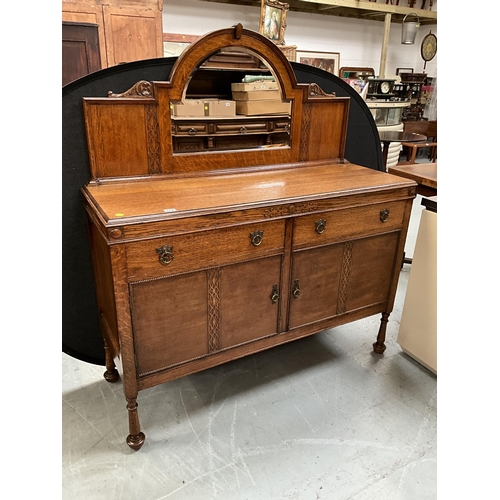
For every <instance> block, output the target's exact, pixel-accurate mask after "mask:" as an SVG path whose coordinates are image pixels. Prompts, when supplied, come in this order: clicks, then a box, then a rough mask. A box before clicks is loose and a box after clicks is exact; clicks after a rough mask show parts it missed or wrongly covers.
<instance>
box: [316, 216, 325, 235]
mask: <svg viewBox="0 0 500 500" xmlns="http://www.w3.org/2000/svg"><path fill="white" fill-rule="evenodd" d="M314 224H315V225H316V232H317V233H318V234H321V233H323V232H324V231H325V229H326V220H325V219H320V220H317V221H316V222H315V223H314Z"/></svg>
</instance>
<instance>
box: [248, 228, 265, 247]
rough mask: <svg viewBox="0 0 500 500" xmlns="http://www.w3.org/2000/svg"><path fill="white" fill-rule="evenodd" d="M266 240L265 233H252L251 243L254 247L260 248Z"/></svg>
mask: <svg viewBox="0 0 500 500" xmlns="http://www.w3.org/2000/svg"><path fill="white" fill-rule="evenodd" d="M263 239H264V231H254V232H253V233H250V241H251V242H252V245H253V246H254V247H258V246H259V245H260V244H261V243H262V240H263Z"/></svg>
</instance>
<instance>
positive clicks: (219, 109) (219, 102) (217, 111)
mask: <svg viewBox="0 0 500 500" xmlns="http://www.w3.org/2000/svg"><path fill="white" fill-rule="evenodd" d="M204 114H205V116H235V115H236V103H235V102H234V101H225V100H223V99H205V100H204Z"/></svg>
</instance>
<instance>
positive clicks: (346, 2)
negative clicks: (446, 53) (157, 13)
mask: <svg viewBox="0 0 500 500" xmlns="http://www.w3.org/2000/svg"><path fill="white" fill-rule="evenodd" d="M203 1H206V2H216V3H226V4H233V5H253V6H256V7H259V8H260V5H261V0H203ZM286 3H288V5H289V10H291V11H296V12H308V13H313V14H320V15H326V16H336V17H350V18H355V19H367V20H372V21H380V22H385V15H386V14H391V23H402V22H403V19H404V17H405V16H406V15H408V14H416V15H417V16H418V18H419V22H420V24H421V25H433V24H437V12H436V11H433V10H427V9H418V8H409V7H403V6H400V5H391V4H386V3H378V2H369V1H368V0H288V1H287V2H286ZM400 3H407V2H405V0H402V1H401V2H400ZM415 3H416V4H421V0H417V1H416V2H415ZM414 19H415V18H413V17H412V20H414Z"/></svg>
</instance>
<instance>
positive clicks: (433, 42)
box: [420, 32, 437, 70]
mask: <svg viewBox="0 0 500 500" xmlns="http://www.w3.org/2000/svg"><path fill="white" fill-rule="evenodd" d="M436 52H437V37H436V35H434V34H432V33H430V32H429V34H427V35H425V36H424V39H423V40H422V45H421V46H420V54H421V55H422V59H423V60H424V61H425V62H424V70H425V65H426V64H427V61H430V60H431V59H434V56H435V55H436Z"/></svg>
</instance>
